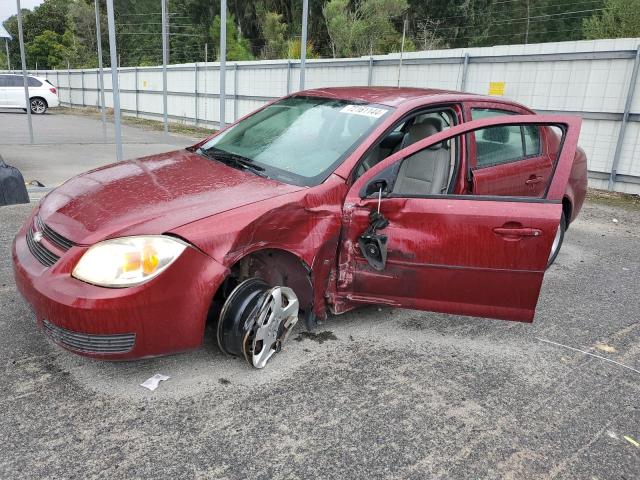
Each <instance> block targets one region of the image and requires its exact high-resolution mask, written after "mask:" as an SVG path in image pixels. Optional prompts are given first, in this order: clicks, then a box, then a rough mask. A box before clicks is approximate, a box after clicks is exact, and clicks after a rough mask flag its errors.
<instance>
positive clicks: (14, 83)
mask: <svg viewBox="0 0 640 480" xmlns="http://www.w3.org/2000/svg"><path fill="white" fill-rule="evenodd" d="M8 86H9V87H22V86H24V82H23V80H22V77H21V76H20V75H11V76H10V77H9V85H8Z"/></svg>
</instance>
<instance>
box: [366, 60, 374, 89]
mask: <svg viewBox="0 0 640 480" xmlns="http://www.w3.org/2000/svg"><path fill="white" fill-rule="evenodd" d="M372 83H373V57H371V56H370V57H369V72H368V74H367V85H368V86H369V87H370V86H371V84H372Z"/></svg>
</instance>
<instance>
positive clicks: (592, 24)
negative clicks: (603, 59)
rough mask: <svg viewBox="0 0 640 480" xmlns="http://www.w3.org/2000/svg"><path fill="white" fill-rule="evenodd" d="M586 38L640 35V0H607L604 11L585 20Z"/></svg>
mask: <svg viewBox="0 0 640 480" xmlns="http://www.w3.org/2000/svg"><path fill="white" fill-rule="evenodd" d="M583 27H584V34H585V37H586V38H591V39H596V38H624V37H639V36H640V0H607V1H606V3H605V6H604V11H603V12H602V13H601V14H594V15H593V16H592V17H590V18H587V19H585V20H584V22H583Z"/></svg>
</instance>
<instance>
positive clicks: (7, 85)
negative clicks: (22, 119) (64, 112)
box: [0, 73, 60, 114]
mask: <svg viewBox="0 0 640 480" xmlns="http://www.w3.org/2000/svg"><path fill="white" fill-rule="evenodd" d="M27 82H28V85H29V104H30V106H31V113H37V114H43V113H44V112H46V111H47V109H48V108H53V107H57V106H58V105H60V100H59V99H58V91H57V90H56V87H54V86H53V84H52V83H51V82H49V80H47V79H45V78H42V77H34V76H33V75H28V76H27ZM24 100H25V98H24V83H23V80H22V75H14V74H4V73H3V74H0V109H2V108H21V109H22V110H24V111H25V112H26V111H27V108H26V105H25V102H24Z"/></svg>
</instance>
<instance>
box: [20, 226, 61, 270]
mask: <svg viewBox="0 0 640 480" xmlns="http://www.w3.org/2000/svg"><path fill="white" fill-rule="evenodd" d="M34 233H35V232H34V227H33V226H32V227H31V228H30V229H29V231H28V232H27V247H29V251H30V252H31V254H32V255H33V256H34V257H36V259H37V260H38V261H39V262H40V263H41V264H42V265H44V266H45V267H50V266H52V265H53V264H55V263H56V262H57V261H58V260H60V257H59V256H57V255H56V254H55V253H53V252H52V251H50V250H49V249H47V248H46V247H45V246H44V245H42V244H41V243H40V242H36V241H35V240H34V239H33V235H34Z"/></svg>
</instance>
